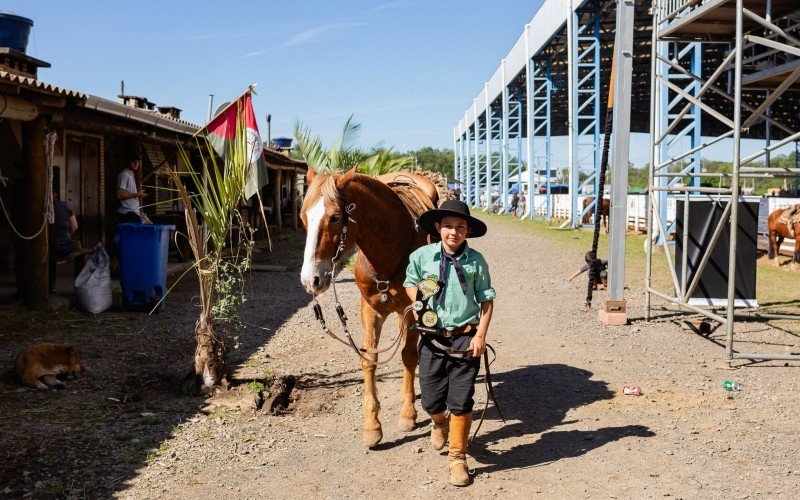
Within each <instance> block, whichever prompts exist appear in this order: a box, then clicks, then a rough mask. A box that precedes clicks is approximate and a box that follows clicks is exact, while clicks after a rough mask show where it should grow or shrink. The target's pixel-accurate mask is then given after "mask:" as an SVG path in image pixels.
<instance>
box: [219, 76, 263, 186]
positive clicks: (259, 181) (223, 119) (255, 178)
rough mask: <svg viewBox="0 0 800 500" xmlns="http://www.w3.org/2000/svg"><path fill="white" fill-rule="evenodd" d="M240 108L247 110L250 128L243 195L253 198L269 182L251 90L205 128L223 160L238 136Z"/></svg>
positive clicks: (243, 110)
mask: <svg viewBox="0 0 800 500" xmlns="http://www.w3.org/2000/svg"><path fill="white" fill-rule="evenodd" d="M240 109H241V110H242V113H244V124H245V127H247V151H248V152H249V156H250V176H249V178H248V180H247V185H246V186H245V190H244V196H245V198H250V197H251V196H253V195H254V194H256V192H257V191H258V190H259V189H260V188H261V187H262V186H266V185H267V184H268V183H269V181H268V178H267V163H266V161H264V149H263V143H262V142H261V136H260V135H259V133H258V124H257V123H256V115H255V113H254V112H253V102H252V99H251V97H250V92H245V93H244V94H243V95H242V96H241V97H240V98H239V99H238V100H237V101H236V102H234V103H231V104H230V105H229V106H228V107H227V108H225V109H223V110H222V112H220V113H219V114H218V115H217V116H215V117H214V119H213V120H211V121H210V122H208V125H206V126H205V127H204V129H205V131H206V136H207V137H208V141H209V142H210V143H211V146H212V147H213V148H214V151H216V152H217V154H218V155H219V156H220V158H222V159H223V160H224V159H225V158H226V157H227V156H228V151H229V149H230V145H231V143H232V142H233V140H234V139H235V138H236V123H237V118H238V117H237V113H238V111H239V110H240Z"/></svg>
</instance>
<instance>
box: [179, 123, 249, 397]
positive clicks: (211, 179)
mask: <svg viewBox="0 0 800 500" xmlns="http://www.w3.org/2000/svg"><path fill="white" fill-rule="evenodd" d="M238 117H239V118H238V122H237V127H236V135H235V138H234V140H233V141H232V142H231V144H230V147H229V151H228V154H227V155H226V158H225V159H224V160H223V161H222V165H220V160H218V159H217V156H216V155H215V153H214V150H213V148H212V146H211V143H210V142H209V141H208V140H207V139H200V140H199V146H200V147H199V149H200V163H201V164H200V167H201V168H193V167H192V162H191V160H190V158H189V155H188V154H187V152H186V151H185V150H184V149H183V148H180V152H181V155H182V156H183V159H184V162H185V164H186V165H189V166H190V168H189V169H188V170H187V171H186V172H177V171H175V170H174V169H172V168H168V169H167V173H168V174H169V176H170V178H171V179H172V182H173V183H174V185H175V187H176V189H177V191H178V194H179V196H180V198H181V200H182V201H183V204H184V207H185V216H186V227H187V232H188V236H189V242H190V244H191V248H192V253H193V255H194V260H195V262H194V266H193V267H194V270H195V271H196V273H197V279H198V282H199V285H200V317H199V318H198V320H197V324H196V327H195V336H196V340H197V349H196V351H195V357H194V379H195V382H196V383H197V385H198V386H200V387H202V388H204V389H205V390H209V389H212V388H214V387H216V386H217V385H219V384H220V383H227V375H228V356H227V352H228V349H229V348H230V347H231V345H230V344H231V340H234V341H235V332H236V331H237V330H238V328H239V327H240V326H241V324H240V323H239V322H238V319H237V316H236V309H237V308H238V306H239V305H241V303H242V302H244V300H245V297H244V294H243V293H242V286H241V285H242V282H243V273H244V271H245V270H246V269H247V268H248V267H249V263H250V250H251V249H252V245H253V239H252V232H251V231H250V230H249V229H248V226H247V225H246V224H243V223H242V221H241V216H240V215H239V213H238V211H237V210H236V207H237V205H238V203H239V201H240V200H241V199H242V198H243V196H244V190H245V185H246V184H247V179H248V176H249V173H250V158H249V156H250V155H249V151H248V147H247V132H246V130H247V129H246V127H245V123H244V114H243V113H242V112H241V109H240V110H239V113H238ZM204 173H205V174H204ZM181 175H186V176H188V177H189V179H190V180H191V184H192V185H193V190H192V191H191V192H190V190H189V189H187V187H186V184H185V183H184V182H183V180H182V179H181ZM198 212H199V213H200V214H202V223H201V222H200V220H199V219H198V216H197V213H198ZM237 223H238V224H237ZM234 225H238V226H239V228H240V231H237V232H236V235H235V236H236V239H235V240H234V232H233V227H234ZM229 241H230V246H231V250H232V251H231V252H230V255H227V252H226V251H225V250H226V249H225V247H226V244H227V243H228V242H229Z"/></svg>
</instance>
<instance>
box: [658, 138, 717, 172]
mask: <svg viewBox="0 0 800 500" xmlns="http://www.w3.org/2000/svg"><path fill="white" fill-rule="evenodd" d="M732 135H733V130H731V131H730V132H725V133H724V134H722V135H721V136H719V137H715V138H713V139H711V140H710V141H706V142H704V143H703V144H701V145H699V146H697V147H695V148H692V149H690V150H689V151H686V152H685V153H681V154H680V155H678V156H675V157H673V158H671V159H669V160H667V161H665V162H664V163H661V164H660V165H657V166H656V170H661V169H662V168H664V167H668V166H670V165H672V164H673V163H675V162H677V161H680V160H682V159H684V158H686V157H687V156H691V155H693V154H695V153H696V152H698V151H700V150H701V149H703V148H706V147H708V146H711V145H712V144H716V143H718V142H719V141H721V140H723V139H727V138H728V137H730V136H732Z"/></svg>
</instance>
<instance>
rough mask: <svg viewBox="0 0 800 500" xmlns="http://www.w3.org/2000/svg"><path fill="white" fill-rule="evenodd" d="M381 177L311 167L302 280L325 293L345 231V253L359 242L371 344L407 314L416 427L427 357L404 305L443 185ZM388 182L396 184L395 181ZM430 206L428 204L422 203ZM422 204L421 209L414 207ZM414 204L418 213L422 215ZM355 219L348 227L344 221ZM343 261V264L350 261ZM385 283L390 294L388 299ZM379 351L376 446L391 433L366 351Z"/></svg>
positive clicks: (407, 405) (406, 399) (367, 439)
mask: <svg viewBox="0 0 800 500" xmlns="http://www.w3.org/2000/svg"><path fill="white" fill-rule="evenodd" d="M381 179H382V180H383V181H384V182H382V181H381V180H378V179H376V178H373V177H369V176H366V175H362V174H358V173H356V169H355V168H354V169H352V170H349V171H347V172H345V173H343V174H333V175H331V174H318V173H316V172H315V171H314V170H313V169H311V168H309V170H308V181H309V183H310V185H309V187H308V191H307V194H306V198H305V200H304V201H303V207H302V210H301V218H302V219H303V223H304V225H305V227H306V230H307V231H308V235H307V237H306V247H305V256H304V261H303V269H302V271H301V274H300V279H301V281H302V283H303V285H304V286H305V288H306V290H307V291H308V292H309V293H311V294H313V295H315V296H316V295H319V294H321V293H323V292H325V291H326V290H327V289H328V288H329V287H330V286H331V282H332V280H333V279H334V276H333V267H334V262H333V259H334V256H335V255H336V249H337V247H338V246H339V242H340V240H341V239H342V235H343V234H345V235H346V236H345V238H344V246H343V248H342V251H341V255H348V254H349V252H350V251H351V250H352V249H353V248H354V247H356V246H357V248H358V254H357V256H356V263H355V270H354V271H355V278H356V285H358V289H359V291H360V292H361V326H362V328H363V329H364V339H363V348H365V349H376V347H377V346H378V341H379V340H380V336H381V328H382V327H383V323H384V322H385V321H386V318H387V317H388V316H389V315H390V314H391V313H397V314H398V316H399V318H398V319H399V321H398V324H399V328H400V334H401V335H402V337H403V339H404V341H405V343H404V345H403V348H402V351H401V354H402V358H403V384H402V389H401V396H402V401H403V406H402V409H401V411H400V417H399V419H398V427H399V428H400V430H402V431H406V432H409V431H412V430H413V429H414V427H415V425H416V419H417V410H416V408H415V407H414V403H415V399H416V396H415V394H414V374H415V372H416V369H417V364H418V362H419V358H418V354H417V340H418V338H419V333H418V332H417V331H415V330H410V329H407V328H406V325H405V322H404V321H403V317H402V315H403V311H404V310H405V308H406V307H407V306H409V305H410V304H411V301H410V300H409V298H408V295H406V292H405V289H404V288H403V281H404V280H405V276H406V267H407V266H408V256H409V254H411V252H412V251H413V250H415V249H417V248H419V247H420V246H422V245H424V244H426V243H427V234H426V233H425V232H424V231H421V230H418V229H417V228H416V223H415V222H416V221H415V218H416V217H418V216H419V215H420V214H419V213H416V212H419V211H424V210H426V209H428V208H432V207H435V206H436V203H437V199H438V195H437V190H436V187H435V186H434V185H433V183H431V182H430V181H429V180H427V179H425V178H424V177H422V176H419V175H416V174H412V173H405V172H403V173H398V174H396V175H392V174H389V175H388V177H387V176H383V177H382V178H381ZM393 180H395V181H400V182H406V183H408V180H411V183H412V184H413V187H414V191H415V193H416V198H417V202H416V203H410V206H411V207H412V208H406V205H405V204H404V202H403V201H402V200H401V196H404V198H403V199H405V196H407V193H405V192H404V193H396V192H395V191H394V190H393V189H392V188H391V187H390V186H389V184H392V183H393ZM387 183H388V184H387ZM422 202H425V203H424V204H425V205H427V206H425V207H422V206H421V203H422ZM414 206H416V208H417V209H416V210H414V209H413V207H414ZM410 210H411V211H413V212H415V214H414V216H412V215H411V212H410ZM348 219H349V224H348V225H347V231H346V233H345V232H343V224H344V223H345V221H347V220H348ZM343 260H344V259H340V261H339V262H336V263H335V265H336V267H339V268H340V266H342V265H343V264H344V262H343ZM378 281H380V282H381V283H382V284H381V285H380V288H381V289H385V291H386V293H387V294H388V297H387V299H388V300H386V301H381V289H379V284H378ZM377 357H378V356H377V354H362V355H361V370H362V372H363V375H364V425H363V440H364V444H365V445H366V446H367V447H370V448H371V447H374V446H376V445H377V444H378V443H380V441H381V439H383V431H382V428H381V423H380V421H379V420H378V412H379V410H380V403H379V402H378V395H377V390H376V386H375V368H376V366H375V365H374V364H372V363H370V362H369V361H367V360H366V359H365V358H367V359H369V360H372V362H375V361H377Z"/></svg>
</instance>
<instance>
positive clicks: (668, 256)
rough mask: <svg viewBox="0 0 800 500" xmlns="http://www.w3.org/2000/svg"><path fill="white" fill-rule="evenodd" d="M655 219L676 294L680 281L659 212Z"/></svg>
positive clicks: (651, 195) (650, 194)
mask: <svg viewBox="0 0 800 500" xmlns="http://www.w3.org/2000/svg"><path fill="white" fill-rule="evenodd" d="M649 196H650V197H651V198H653V193H652V192H650V193H649ZM651 203H652V200H651ZM655 219H656V223H657V224H658V231H659V233H660V234H661V235H662V237H661V246H662V247H664V256H665V257H666V259H667V267H668V268H669V274H670V276H672V284H673V286H674V287H675V288H674V290H675V293H676V294H677V293H678V290H680V287H681V286H680V283H678V274H677V273H676V272H675V263H674V262H673V261H672V254H671V253H670V251H669V244H668V243H667V231H666V229H665V228H664V221H662V220H661V214H659V215H658V216H657V217H656V218H655Z"/></svg>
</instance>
